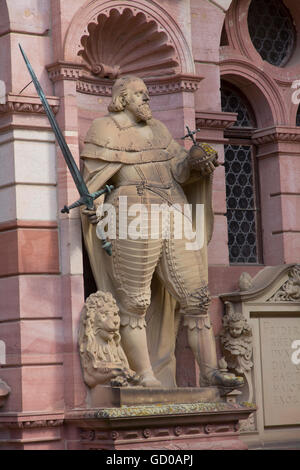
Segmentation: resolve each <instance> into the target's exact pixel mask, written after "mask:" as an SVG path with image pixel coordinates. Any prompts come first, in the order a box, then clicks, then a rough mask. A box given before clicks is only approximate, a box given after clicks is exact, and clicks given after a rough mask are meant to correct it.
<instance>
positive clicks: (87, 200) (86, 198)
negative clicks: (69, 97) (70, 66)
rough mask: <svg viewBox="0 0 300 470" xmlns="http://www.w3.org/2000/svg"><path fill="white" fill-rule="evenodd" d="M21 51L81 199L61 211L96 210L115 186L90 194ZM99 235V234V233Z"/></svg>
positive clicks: (107, 245) (105, 243) (105, 244)
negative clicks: (96, 200) (76, 209)
mask: <svg viewBox="0 0 300 470" xmlns="http://www.w3.org/2000/svg"><path fill="white" fill-rule="evenodd" d="M19 48H20V51H21V53H22V56H23V59H24V61H25V64H26V66H27V68H28V71H29V73H30V76H31V78H32V81H33V84H34V86H35V89H36V91H37V94H38V95H39V98H40V100H41V102H42V105H43V107H44V110H45V112H46V114H47V117H48V119H49V122H50V124H51V127H52V129H53V132H54V134H55V137H56V140H57V142H58V144H59V146H60V148H61V151H62V154H63V157H64V159H65V161H66V164H67V165H68V168H69V170H70V173H71V175H72V178H73V180H74V183H75V185H76V187H77V189H78V192H79V194H80V198H79V199H78V201H76V202H74V203H73V204H71V205H70V206H68V207H67V206H64V208H63V209H62V210H61V212H62V213H67V214H68V213H69V211H70V209H73V208H74V207H78V206H83V205H85V206H86V207H87V209H89V210H94V200H95V199H97V198H98V197H99V196H101V194H104V193H107V192H108V193H110V192H111V191H112V189H114V187H113V186H109V185H106V187H105V188H104V189H100V190H99V191H96V192H95V193H92V194H90V193H89V191H88V188H87V186H86V184H85V182H84V180H83V178H82V176H81V173H80V171H79V169H78V167H77V165H76V162H75V160H74V158H73V156H72V154H71V151H70V149H69V147H68V145H67V142H66V141H65V138H64V136H63V134H62V132H61V130H60V128H59V126H58V124H57V121H56V119H55V117H54V114H53V112H52V109H51V108H50V105H49V103H48V101H47V98H46V96H45V94H44V92H43V90H42V87H41V85H40V83H39V81H38V79H37V76H36V75H35V73H34V71H33V68H32V67H31V65H30V63H29V60H28V58H27V56H26V54H25V52H24V51H23V49H22V46H21V44H19ZM98 233H99V232H98ZM100 235H101V242H102V248H104V250H105V251H106V253H107V254H108V255H111V253H112V251H111V243H110V242H109V241H107V240H106V237H105V235H104V233H103V231H102V230H101V229H100Z"/></svg>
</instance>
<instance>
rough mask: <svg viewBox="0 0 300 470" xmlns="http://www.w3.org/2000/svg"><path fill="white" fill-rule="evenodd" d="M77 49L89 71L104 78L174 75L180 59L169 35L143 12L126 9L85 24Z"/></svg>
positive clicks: (113, 10) (101, 16) (112, 12)
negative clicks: (80, 45) (83, 34)
mask: <svg viewBox="0 0 300 470" xmlns="http://www.w3.org/2000/svg"><path fill="white" fill-rule="evenodd" d="M87 29H88V33H89V34H88V35H85V36H83V37H82V38H81V44H82V47H83V49H81V50H80V51H79V52H78V55H80V56H81V57H82V59H83V61H84V62H85V63H86V65H87V67H88V68H89V70H90V72H92V74H94V75H97V76H98V77H104V78H117V77H118V76H119V75H127V74H130V75H137V76H140V77H142V78H155V77H161V76H169V75H174V74H176V73H177V72H178V67H179V62H178V57H177V56H176V50H175V47H174V45H173V43H172V42H171V40H170V38H169V37H168V35H167V34H166V32H164V31H160V29H161V27H160V26H159V25H158V24H157V23H156V22H155V21H154V20H151V19H150V18H149V19H148V18H146V15H145V14H144V13H142V12H137V13H133V12H132V11H131V10H130V9H129V8H126V9H124V11H123V12H119V11H118V10H116V9H112V10H111V11H110V12H109V15H106V14H103V13H102V14H100V15H99V16H98V18H97V22H95V23H94V22H93V23H90V24H89V25H88V28H87Z"/></svg>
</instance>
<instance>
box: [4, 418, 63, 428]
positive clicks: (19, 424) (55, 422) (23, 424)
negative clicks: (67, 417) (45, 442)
mask: <svg viewBox="0 0 300 470" xmlns="http://www.w3.org/2000/svg"><path fill="white" fill-rule="evenodd" d="M63 424H64V420H63V419H43V420H41V419H40V420H30V421H29V420H27V421H11V422H6V423H5V427H7V428H9V429H33V428H54V427H59V426H62V425H63Z"/></svg>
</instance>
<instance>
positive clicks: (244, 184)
mask: <svg viewBox="0 0 300 470" xmlns="http://www.w3.org/2000/svg"><path fill="white" fill-rule="evenodd" d="M221 98H222V111H224V112H235V113H237V114H238V117H237V122H236V124H235V126H233V127H232V128H231V131H230V135H227V136H226V137H228V138H229V143H228V144H226V145H225V178H226V206H227V213H226V216H227V227H228V249H229V260H230V262H231V263H258V261H259V256H258V236H257V227H258V217H257V213H258V205H257V194H256V191H255V171H254V162H253V145H252V144H251V140H250V137H251V132H252V131H253V130H254V128H255V120H254V117H253V113H252V110H251V108H250V105H249V104H248V102H247V100H246V99H245V98H244V97H243V96H242V95H241V94H240V93H239V92H238V91H237V90H235V89H234V88H231V87H228V86H226V84H224V83H223V84H222V88H221ZM245 131H246V133H245Z"/></svg>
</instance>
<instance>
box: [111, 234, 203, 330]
mask: <svg viewBox="0 0 300 470" xmlns="http://www.w3.org/2000/svg"><path fill="white" fill-rule="evenodd" d="M112 244H113V255H112V259H111V262H112V271H113V276H114V280H115V282H116V287H117V291H118V300H119V302H118V304H119V308H120V315H121V320H122V324H124V321H126V320H125V318H127V321H129V322H130V321H133V322H134V321H136V322H138V323H139V322H141V321H143V320H144V316H145V314H146V311H147V308H148V307H149V305H150V301H151V280H152V277H153V274H154V272H155V271H156V273H157V275H158V277H159V278H160V280H161V282H162V283H163V284H164V286H165V288H166V289H167V290H168V291H169V293H170V294H171V295H172V296H173V297H174V298H175V299H176V300H177V301H178V302H179V305H180V310H181V312H182V313H183V314H184V315H185V314H188V315H195V316H198V315H202V316H203V315H206V314H207V310H208V306H209V303H210V296H209V292H208V287H207V284H206V283H205V282H204V281H203V279H204V278H205V277H204V273H203V272H202V266H201V257H200V254H199V253H198V252H197V251H187V250H186V249H185V241H184V240H176V239H165V240H152V239H147V240H113V241H112Z"/></svg>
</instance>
